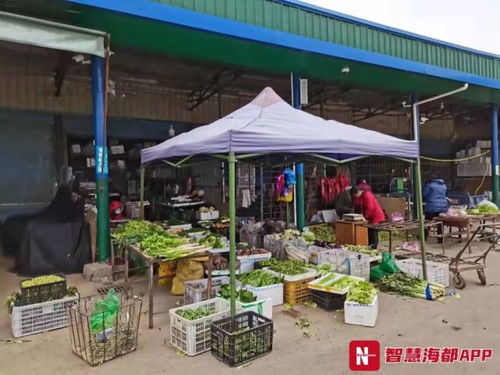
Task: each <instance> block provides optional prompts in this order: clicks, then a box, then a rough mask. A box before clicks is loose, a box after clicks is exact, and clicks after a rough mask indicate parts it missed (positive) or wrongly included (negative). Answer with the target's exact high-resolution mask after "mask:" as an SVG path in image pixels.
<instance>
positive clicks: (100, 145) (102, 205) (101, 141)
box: [90, 56, 110, 262]
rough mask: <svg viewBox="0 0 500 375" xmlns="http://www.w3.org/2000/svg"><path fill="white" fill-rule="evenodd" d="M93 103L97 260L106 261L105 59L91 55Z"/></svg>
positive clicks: (107, 206)
mask: <svg viewBox="0 0 500 375" xmlns="http://www.w3.org/2000/svg"><path fill="white" fill-rule="evenodd" d="M91 61H92V63H91V66H90V73H91V79H92V107H93V120H94V137H95V164H96V167H95V170H96V206H97V260H98V261H99V262H105V261H107V260H108V259H109V257H110V247H109V192H108V148H107V141H106V136H107V135H106V128H105V109H104V99H105V98H104V92H105V89H104V84H105V82H104V81H105V78H104V75H105V72H104V59H103V58H102V57H98V56H92V57H91Z"/></svg>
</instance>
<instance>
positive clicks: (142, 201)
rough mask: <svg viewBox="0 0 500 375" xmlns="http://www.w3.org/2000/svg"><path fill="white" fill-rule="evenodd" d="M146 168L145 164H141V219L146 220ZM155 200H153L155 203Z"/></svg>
mask: <svg viewBox="0 0 500 375" xmlns="http://www.w3.org/2000/svg"><path fill="white" fill-rule="evenodd" d="M145 172H146V171H145V168H144V166H143V165H141V182H140V184H141V185H140V187H139V199H140V201H141V203H140V216H141V220H144V217H145V215H144V174H145ZM153 203H154V202H151V204H153Z"/></svg>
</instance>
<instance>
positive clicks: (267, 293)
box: [237, 282, 283, 306]
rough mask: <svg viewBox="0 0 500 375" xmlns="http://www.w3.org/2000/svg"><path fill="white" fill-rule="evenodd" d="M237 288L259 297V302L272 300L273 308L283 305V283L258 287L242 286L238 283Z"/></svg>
mask: <svg viewBox="0 0 500 375" xmlns="http://www.w3.org/2000/svg"><path fill="white" fill-rule="evenodd" d="M237 287H238V288H242V289H245V290H249V291H251V292H252V293H253V294H254V295H255V296H256V297H257V300H258V301H260V300H263V299H268V298H271V300H272V301H273V306H278V305H282V304H283V283H279V284H274V285H268V286H260V287H256V286H251V285H242V284H241V283H240V282H238V284H237Z"/></svg>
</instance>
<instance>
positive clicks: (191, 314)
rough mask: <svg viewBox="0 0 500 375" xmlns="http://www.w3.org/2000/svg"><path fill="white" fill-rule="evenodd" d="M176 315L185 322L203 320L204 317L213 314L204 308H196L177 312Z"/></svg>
mask: <svg viewBox="0 0 500 375" xmlns="http://www.w3.org/2000/svg"><path fill="white" fill-rule="evenodd" d="M176 314H177V315H179V316H181V317H183V318H184V319H187V320H196V319H200V318H204V317H206V316H210V315H212V314H213V312H212V311H210V310H209V309H207V308H206V307H198V308H197V309H182V310H177V311H176Z"/></svg>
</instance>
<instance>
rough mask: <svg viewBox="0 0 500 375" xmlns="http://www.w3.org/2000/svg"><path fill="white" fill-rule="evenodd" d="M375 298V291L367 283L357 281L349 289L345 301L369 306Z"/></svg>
mask: <svg viewBox="0 0 500 375" xmlns="http://www.w3.org/2000/svg"><path fill="white" fill-rule="evenodd" d="M376 296H377V289H375V287H374V286H373V285H372V284H370V283H369V282H367V281H358V282H357V283H355V284H354V285H352V286H351V287H350V288H349V291H348V292H347V299H346V300H347V301H350V302H356V303H360V304H363V305H370V304H372V303H373V300H374V299H375V297H376Z"/></svg>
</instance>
